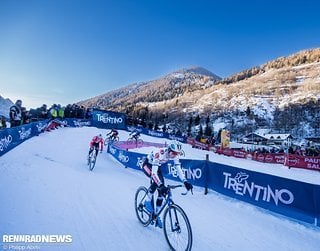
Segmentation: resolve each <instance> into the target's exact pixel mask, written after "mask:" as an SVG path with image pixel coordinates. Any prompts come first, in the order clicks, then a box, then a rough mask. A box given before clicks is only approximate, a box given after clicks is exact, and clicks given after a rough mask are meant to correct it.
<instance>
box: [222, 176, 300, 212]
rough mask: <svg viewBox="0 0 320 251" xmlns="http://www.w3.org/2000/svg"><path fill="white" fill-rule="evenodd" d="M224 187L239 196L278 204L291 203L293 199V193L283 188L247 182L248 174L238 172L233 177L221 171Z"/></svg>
mask: <svg viewBox="0 0 320 251" xmlns="http://www.w3.org/2000/svg"><path fill="white" fill-rule="evenodd" d="M223 175H224V188H226V189H229V190H233V191H234V193H235V194H237V195H240V196H249V197H250V198H253V199H254V200H255V201H266V202H273V203H274V204H275V205H277V206H278V204H279V203H282V204H286V205H288V204H291V203H293V201H294V196H293V193H292V192H291V191H290V190H288V189H285V188H282V189H273V188H272V187H271V186H270V185H267V186H262V185H258V184H255V183H254V182H248V178H249V175H248V174H246V173H244V172H240V173H237V175H236V176H235V177H232V174H231V173H227V172H223Z"/></svg>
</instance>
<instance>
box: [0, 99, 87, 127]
mask: <svg viewBox="0 0 320 251" xmlns="http://www.w3.org/2000/svg"><path fill="white" fill-rule="evenodd" d="M91 116H92V109H91V108H87V109H86V108H85V107H84V106H79V105H77V104H72V105H71V104H68V105H67V106H61V105H60V104H53V105H52V106H51V107H50V108H48V107H47V105H46V104H43V105H42V106H41V107H39V108H36V109H30V110H27V109H26V108H25V107H23V106H22V100H20V99H18V100H17V101H16V102H15V104H14V105H12V106H11V107H10V110H9V119H10V121H9V122H10V127H15V126H20V125H24V124H28V123H30V122H34V121H38V120H44V119H51V120H53V119H57V118H59V119H64V118H78V119H89V118H91ZM6 127H7V123H6V119H5V117H3V116H2V117H1V119H0V129H3V128H6Z"/></svg>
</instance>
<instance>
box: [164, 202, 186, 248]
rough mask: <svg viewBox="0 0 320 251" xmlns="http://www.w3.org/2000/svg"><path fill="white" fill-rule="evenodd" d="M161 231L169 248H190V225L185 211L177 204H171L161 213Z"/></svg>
mask: <svg viewBox="0 0 320 251" xmlns="http://www.w3.org/2000/svg"><path fill="white" fill-rule="evenodd" d="M163 231H164V235H165V237H166V240H167V242H168V244H169V246H170V248H171V250H181V251H182V250H184V251H189V250H191V247H192V230H191V225H190V222H189V219H188V217H187V215H186V213H185V212H184V211H183V209H182V208H181V207H179V206H178V205H176V204H173V205H170V206H169V207H167V208H166V210H165V212H164V215H163Z"/></svg>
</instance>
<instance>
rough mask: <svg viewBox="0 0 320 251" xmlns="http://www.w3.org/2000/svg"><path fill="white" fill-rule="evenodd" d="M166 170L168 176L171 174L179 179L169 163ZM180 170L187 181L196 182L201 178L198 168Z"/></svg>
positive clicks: (200, 171)
mask: <svg viewBox="0 0 320 251" xmlns="http://www.w3.org/2000/svg"><path fill="white" fill-rule="evenodd" d="M168 170H169V174H171V175H172V176H173V177H179V175H178V171H177V169H176V168H175V166H173V165H171V164H170V163H169V164H168ZM181 170H182V172H183V173H184V176H185V177H186V178H187V179H189V180H197V179H201V177H202V170H201V169H200V168H194V169H191V168H188V169H186V168H181Z"/></svg>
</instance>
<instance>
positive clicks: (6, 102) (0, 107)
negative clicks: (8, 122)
mask: <svg viewBox="0 0 320 251" xmlns="http://www.w3.org/2000/svg"><path fill="white" fill-rule="evenodd" d="M12 105H13V102H12V101H11V100H10V99H8V98H7V99H6V98H3V97H2V96H1V95H0V116H5V117H6V118H8V117H9V109H10V107H11V106H12Z"/></svg>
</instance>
